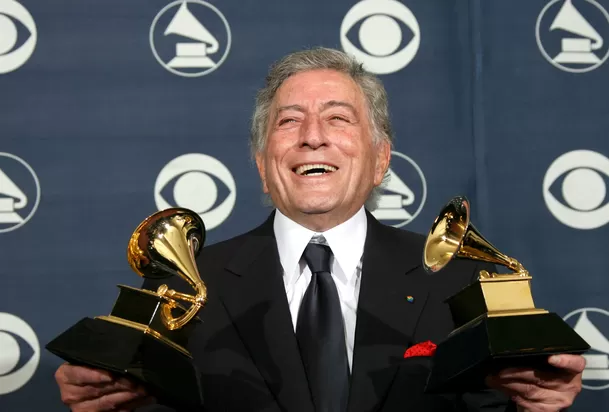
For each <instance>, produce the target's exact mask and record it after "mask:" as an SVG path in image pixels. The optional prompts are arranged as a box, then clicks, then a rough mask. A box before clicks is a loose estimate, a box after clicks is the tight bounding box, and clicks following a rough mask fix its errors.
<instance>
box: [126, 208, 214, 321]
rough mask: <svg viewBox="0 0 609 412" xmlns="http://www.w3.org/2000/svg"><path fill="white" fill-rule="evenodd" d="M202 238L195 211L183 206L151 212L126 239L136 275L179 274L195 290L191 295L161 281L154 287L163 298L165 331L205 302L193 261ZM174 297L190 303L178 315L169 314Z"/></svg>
mask: <svg viewBox="0 0 609 412" xmlns="http://www.w3.org/2000/svg"><path fill="white" fill-rule="evenodd" d="M204 241H205V225H204V223H203V220H202V219H201V217H200V216H199V215H198V214H197V213H195V212H193V211H192V210H189V209H184V208H170V209H165V210H161V211H159V212H157V213H154V214H153V215H151V216H149V217H148V218H146V219H145V220H144V221H143V222H142V223H140V225H139V226H138V227H137V228H136V229H135V231H134V232H133V234H132V235H131V238H130V240H129V244H128V246H127V260H128V261H129V265H130V266H131V268H132V269H133V270H134V271H135V272H136V273H137V274H138V275H140V276H142V277H144V278H152V279H162V278H166V277H169V276H172V275H174V276H179V277H180V278H182V279H184V280H185V281H186V282H188V284H189V285H190V286H191V287H192V288H193V289H194V290H195V292H196V294H195V295H190V294H186V293H181V292H177V291H175V290H172V289H169V288H168V286H167V285H165V284H163V285H161V286H160V287H159V288H158V289H157V293H158V294H159V295H161V296H163V297H164V298H166V301H165V303H163V305H162V307H161V318H162V321H163V324H164V325H165V327H167V329H169V330H175V329H179V328H181V327H183V326H184V325H185V324H187V323H188V322H189V321H190V320H191V319H192V318H193V317H194V316H195V315H196V314H197V312H198V311H199V309H201V308H202V307H203V306H204V305H205V303H206V301H207V288H206V286H205V284H204V283H203V281H202V280H201V276H200V275H199V271H198V269H197V264H196V261H195V258H196V256H197V255H198V253H199V251H200V249H201V247H202V246H203V243H204ZM175 299H178V300H182V301H185V302H188V303H190V304H191V306H190V307H189V308H188V309H187V310H186V311H185V312H184V313H183V314H182V315H181V316H179V317H174V316H173V315H172V314H171V310H172V309H174V308H176V307H178V303H177V302H176V301H175Z"/></svg>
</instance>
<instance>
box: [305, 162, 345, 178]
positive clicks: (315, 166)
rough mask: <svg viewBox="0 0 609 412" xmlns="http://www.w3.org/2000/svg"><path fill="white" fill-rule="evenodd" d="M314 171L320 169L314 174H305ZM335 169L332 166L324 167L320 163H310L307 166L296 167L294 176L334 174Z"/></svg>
mask: <svg viewBox="0 0 609 412" xmlns="http://www.w3.org/2000/svg"><path fill="white" fill-rule="evenodd" d="M314 169H320V170H315V172H312V173H307V172H308V171H309V170H314ZM336 170H337V169H336V167H334V166H330V165H325V164H322V163H312V164H308V165H302V166H298V167H297V168H296V174H298V175H300V176H302V175H305V174H306V175H307V176H319V175H321V174H323V173H329V172H336Z"/></svg>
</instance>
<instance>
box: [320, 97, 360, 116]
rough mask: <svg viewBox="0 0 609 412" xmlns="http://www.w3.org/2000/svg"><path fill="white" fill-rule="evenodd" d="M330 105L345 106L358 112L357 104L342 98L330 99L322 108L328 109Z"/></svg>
mask: <svg viewBox="0 0 609 412" xmlns="http://www.w3.org/2000/svg"><path fill="white" fill-rule="evenodd" d="M330 107H345V108H347V109H349V110H351V111H352V112H353V113H354V114H357V110H356V109H355V106H353V105H352V104H351V103H347V102H343V101H340V100H330V101H328V102H326V103H324V104H323V106H322V109H323V110H326V109H328V108H330Z"/></svg>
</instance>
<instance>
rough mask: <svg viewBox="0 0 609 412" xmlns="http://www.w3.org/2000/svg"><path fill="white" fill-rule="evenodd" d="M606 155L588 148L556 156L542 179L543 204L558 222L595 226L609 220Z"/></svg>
mask: <svg viewBox="0 0 609 412" xmlns="http://www.w3.org/2000/svg"><path fill="white" fill-rule="evenodd" d="M608 182H609V159H608V158H607V157H605V156H603V155H602V154H600V153H597V152H593V151H591V150H574V151H572V152H568V153H565V154H563V155H561V156H559V157H558V158H557V159H556V160H554V162H552V164H551V165H550V167H549V168H548V171H547V172H546V175H545V176H544V179H543V198H544V200H545V202H546V206H547V207H548V209H549V210H550V212H552V214H553V215H554V217H555V218H556V219H558V220H559V221H560V222H561V223H563V224H565V225H567V226H570V227H572V228H575V229H596V228H598V227H601V226H604V225H606V224H607V223H609V200H608V199H607V183H608Z"/></svg>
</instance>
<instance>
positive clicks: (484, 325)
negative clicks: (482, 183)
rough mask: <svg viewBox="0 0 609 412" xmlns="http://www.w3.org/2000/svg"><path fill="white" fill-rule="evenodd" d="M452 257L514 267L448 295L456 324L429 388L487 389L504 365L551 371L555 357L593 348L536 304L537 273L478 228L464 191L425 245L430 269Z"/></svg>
mask: <svg viewBox="0 0 609 412" xmlns="http://www.w3.org/2000/svg"><path fill="white" fill-rule="evenodd" d="M452 259H469V260H476V261H481V262H488V263H492V264H496V265H502V266H505V267H507V268H509V269H510V270H511V272H510V273H501V274H498V273H489V272H488V271H486V270H482V271H480V272H479V276H478V279H477V280H476V281H475V282H473V283H472V284H470V285H468V286H466V287H465V288H464V289H462V290H461V291H459V292H458V293H456V294H455V295H454V296H451V297H449V298H448V299H447V300H446V302H447V303H448V306H449V309H450V312H451V314H452V318H453V322H454V324H455V329H454V330H453V331H452V332H451V333H450V334H449V336H448V337H447V338H446V339H445V340H444V341H443V342H441V343H440V344H439V345H438V347H437V349H436V352H435V354H434V356H433V363H432V369H431V373H430V375H429V379H428V381H427V388H426V391H427V392H429V393H440V392H459V391H468V390H476V389H482V388H484V387H485V385H484V379H485V377H486V376H487V375H488V374H489V373H492V372H496V371H498V370H500V369H502V368H505V367H521V366H522V367H534V368H542V369H548V368H551V366H550V365H549V364H548V363H547V358H548V357H549V355H552V354H557V353H573V354H581V353H583V352H585V351H587V350H588V349H589V348H590V346H589V345H588V344H587V343H586V342H585V341H584V340H583V339H582V338H581V337H580V336H579V335H578V334H577V333H576V332H575V331H574V330H573V329H572V328H571V327H570V326H569V325H568V324H567V323H565V322H564V321H563V320H562V319H561V318H560V317H559V316H558V315H557V314H555V313H550V312H548V311H547V310H544V309H538V308H536V307H535V305H534V303H533V296H532V293H531V275H530V274H529V272H527V271H526V270H525V268H524V267H523V266H522V264H520V263H519V262H518V261H517V260H516V259H513V258H511V257H509V256H506V255H504V254H503V253H501V252H499V251H498V250H497V249H496V248H495V247H494V246H493V245H492V244H491V243H490V242H488V241H487V240H486V239H485V238H484V237H483V236H482V235H481V234H480V233H479V232H478V230H476V228H475V227H474V226H473V225H472V224H471V223H470V204H469V201H468V200H467V198H465V197H462V196H459V197H455V198H453V199H452V200H451V201H450V202H449V203H448V204H447V205H446V206H445V207H444V208H443V209H442V211H441V212H440V214H439V215H438V217H437V218H436V220H435V221H434V223H433V225H432V227H431V230H430V231H429V234H428V236H427V241H426V243H425V249H424V251H423V266H424V268H425V270H426V271H427V272H428V273H435V272H438V271H440V270H442V269H443V268H444V267H446V266H447V265H448V264H449V262H451V260H452Z"/></svg>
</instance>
